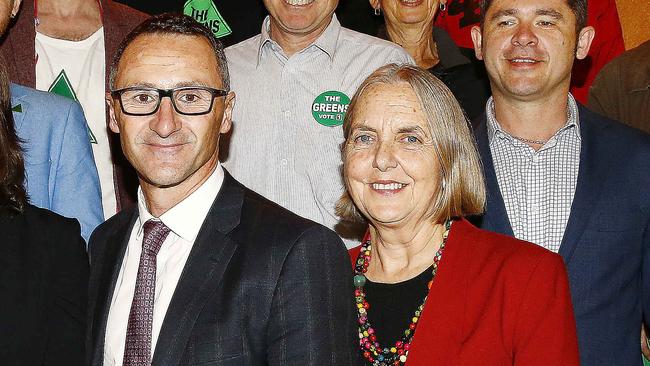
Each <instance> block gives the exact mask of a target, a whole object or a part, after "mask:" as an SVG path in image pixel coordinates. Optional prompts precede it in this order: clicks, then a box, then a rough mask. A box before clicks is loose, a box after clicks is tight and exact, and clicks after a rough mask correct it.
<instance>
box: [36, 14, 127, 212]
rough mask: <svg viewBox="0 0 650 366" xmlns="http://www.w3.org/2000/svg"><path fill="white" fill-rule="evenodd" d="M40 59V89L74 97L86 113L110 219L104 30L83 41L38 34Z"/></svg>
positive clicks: (112, 198)
mask: <svg viewBox="0 0 650 366" xmlns="http://www.w3.org/2000/svg"><path fill="white" fill-rule="evenodd" d="M36 57H37V61H36V89H38V90H44V91H49V92H52V93H55V94H59V95H63V96H66V97H69V98H72V99H74V100H76V101H78V102H79V103H80V104H81V107H82V108H83V110H84V115H85V117H86V120H87V121H88V138H89V139H90V142H91V146H92V148H93V154H94V157H95V164H96V165H97V172H98V173H99V182H100V185H101V189H102V205H103V207H104V217H105V218H107V219H108V218H109V217H111V216H113V215H114V214H115V212H116V211H117V203H116V198H115V187H114V185H113V163H112V160H111V152H110V147H109V144H108V128H107V126H106V104H105V102H104V93H105V75H106V74H105V73H106V64H105V62H106V61H105V51H104V28H103V27H102V28H99V29H98V30H97V31H96V32H95V33H93V34H92V35H91V36H90V37H88V38H86V39H84V40H81V41H67V40H63V39H57V38H52V37H48V36H46V35H44V34H41V33H38V32H36Z"/></svg>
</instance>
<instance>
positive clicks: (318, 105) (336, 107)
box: [311, 90, 350, 127]
mask: <svg viewBox="0 0 650 366" xmlns="http://www.w3.org/2000/svg"><path fill="white" fill-rule="evenodd" d="M349 104H350V98H349V97H348V96H347V95H345V94H344V93H341V92H340V91H336V90H329V91H326V92H324V93H322V94H321V95H319V96H317V97H316V99H314V102H313V103H312V105H311V114H312V116H314V119H315V120H316V122H318V123H320V124H321V125H323V126H328V127H333V126H340V125H342V124H343V119H344V118H345V112H347V110H348V105H349Z"/></svg>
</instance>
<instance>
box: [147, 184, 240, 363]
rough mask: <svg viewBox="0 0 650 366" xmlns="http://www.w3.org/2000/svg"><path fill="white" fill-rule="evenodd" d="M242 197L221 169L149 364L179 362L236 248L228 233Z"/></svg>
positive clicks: (236, 186)
mask: <svg viewBox="0 0 650 366" xmlns="http://www.w3.org/2000/svg"><path fill="white" fill-rule="evenodd" d="M243 200H244V188H243V187H242V186H241V185H239V184H238V183H237V182H236V181H235V180H234V179H233V178H232V177H231V176H230V175H229V174H228V172H225V177H224V182H223V185H222V187H221V190H220V191H219V194H218V195H217V198H216V199H215V201H214V203H213V205H212V207H211V208H210V211H209V213H208V216H207V217H206V218H205V221H204V223H203V226H202V227H201V231H200V232H199V235H198V237H197V238H196V241H195V242H194V246H193V247H192V250H191V252H190V255H189V257H188V259H187V263H186V264H185V268H184V269H183V273H182V274H181V278H180V279H179V281H178V284H177V285H176V290H175V291H174V295H173V297H172V300H171V302H170V304H169V308H168V309H167V314H166V315H165V320H164V321H163V325H162V328H161V330H160V335H159V337H158V342H157V344H156V349H155V350H154V354H153V358H152V364H153V365H176V364H178V363H179V362H180V359H181V357H182V356H183V353H184V351H185V348H186V345H187V342H188V340H189V338H190V335H191V333H192V328H193V327H194V323H195V322H196V319H197V318H198V316H199V314H200V312H201V310H202V309H203V305H204V304H205V302H206V301H207V300H208V299H209V298H210V295H211V294H212V293H213V292H214V291H215V289H216V288H217V287H218V285H219V283H220V282H221V279H222V277H223V274H224V272H225V270H226V268H227V267H228V263H229V262H230V258H231V257H232V255H233V253H234V252H235V249H236V248H237V242H235V241H233V240H231V239H230V238H229V236H228V233H229V232H230V231H232V229H234V228H235V227H236V226H237V225H238V224H239V221H240V217H241V207H242V203H243Z"/></svg>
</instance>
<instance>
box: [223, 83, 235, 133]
mask: <svg viewBox="0 0 650 366" xmlns="http://www.w3.org/2000/svg"><path fill="white" fill-rule="evenodd" d="M235 99H236V96H235V92H233V91H231V92H228V95H226V100H225V106H224V109H223V118H221V127H220V128H219V133H228V131H230V128H231V127H232V109H233V108H234V107H235Z"/></svg>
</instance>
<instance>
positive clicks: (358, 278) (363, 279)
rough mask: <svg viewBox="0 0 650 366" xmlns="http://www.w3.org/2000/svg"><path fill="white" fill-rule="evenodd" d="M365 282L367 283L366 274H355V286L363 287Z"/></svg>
mask: <svg viewBox="0 0 650 366" xmlns="http://www.w3.org/2000/svg"><path fill="white" fill-rule="evenodd" d="M348 278H349V277H348ZM348 283H349V282H348ZM365 284H366V276H364V275H362V274H357V275H356V276H354V286H355V287H363V286H364V285H365Z"/></svg>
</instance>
